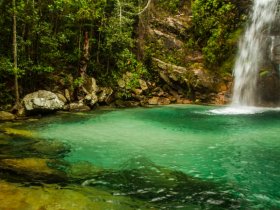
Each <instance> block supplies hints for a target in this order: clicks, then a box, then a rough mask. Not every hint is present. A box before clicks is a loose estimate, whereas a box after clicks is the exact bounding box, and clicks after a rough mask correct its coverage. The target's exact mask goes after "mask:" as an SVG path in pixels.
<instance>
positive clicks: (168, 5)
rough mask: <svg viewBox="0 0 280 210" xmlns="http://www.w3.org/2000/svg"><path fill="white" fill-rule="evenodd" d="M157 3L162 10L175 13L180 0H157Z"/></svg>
mask: <svg viewBox="0 0 280 210" xmlns="http://www.w3.org/2000/svg"><path fill="white" fill-rule="evenodd" d="M157 3H158V4H159V5H160V6H161V7H162V8H164V9H166V10H167V11H170V12H176V11H178V9H179V6H180V3H181V0H172V1H167V0H157Z"/></svg>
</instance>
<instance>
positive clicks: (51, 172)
mask: <svg viewBox="0 0 280 210" xmlns="http://www.w3.org/2000/svg"><path fill="white" fill-rule="evenodd" d="M54 162H55V161H54V160H48V159H43V158H14V159H1V160H0V169H1V171H2V173H3V174H1V177H2V178H5V179H8V180H21V181H28V182H46V183H60V182H65V181H66V175H65V174H64V173H63V172H62V171H58V170H56V169H53V168H50V167H49V165H50V164H54Z"/></svg>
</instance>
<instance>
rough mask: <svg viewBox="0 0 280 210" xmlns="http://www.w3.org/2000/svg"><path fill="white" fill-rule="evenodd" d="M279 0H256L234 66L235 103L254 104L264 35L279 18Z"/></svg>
mask: <svg viewBox="0 0 280 210" xmlns="http://www.w3.org/2000/svg"><path fill="white" fill-rule="evenodd" d="M277 6H278V0H254V5H253V10H252V13H251V16H250V23H249V24H248V26H247V28H246V31H245V34H244V36H243V38H242V40H241V41H240V43H239V53H238V56H237V60H236V63H235V67H234V77H235V81H234V89H233V99H232V104H233V105H241V106H254V105H256V102H257V92H256V89H257V80H258V75H259V71H260V65H261V64H262V62H263V58H264V54H265V50H264V49H265V47H266V46H265V39H266V38H267V36H266V35H269V33H270V30H271V25H272V23H273V22H275V21H276V16H277Z"/></svg>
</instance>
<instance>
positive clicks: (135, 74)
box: [113, 49, 148, 99]
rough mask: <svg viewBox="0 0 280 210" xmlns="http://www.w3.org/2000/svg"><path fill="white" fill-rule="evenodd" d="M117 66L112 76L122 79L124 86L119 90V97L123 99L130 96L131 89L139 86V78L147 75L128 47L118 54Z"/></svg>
mask: <svg viewBox="0 0 280 210" xmlns="http://www.w3.org/2000/svg"><path fill="white" fill-rule="evenodd" d="M117 67H118V69H119V71H115V72H113V77H114V79H115V81H119V80H123V81H124V83H125V87H124V88H123V89H122V90H120V93H119V97H120V98H124V99H127V98H130V97H131V91H133V90H135V89H136V88H139V79H145V78H146V77H148V71H147V69H146V68H145V66H144V65H143V64H142V63H141V62H140V61H138V60H137V59H136V57H135V55H134V54H133V53H132V52H131V51H129V50H128V49H124V51H122V52H121V53H120V54H119V59H118V61H117Z"/></svg>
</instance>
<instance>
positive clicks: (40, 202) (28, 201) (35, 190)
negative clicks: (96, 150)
mask: <svg viewBox="0 0 280 210" xmlns="http://www.w3.org/2000/svg"><path fill="white" fill-rule="evenodd" d="M0 189H1V190H0V208H1V210H11V209H14V210H23V209H28V210H106V209H114V210H135V209H142V210H147V209H151V210H153V209H155V208H153V207H152V205H151V204H147V203H144V202H141V201H139V200H135V199H131V198H129V197H124V196H113V195H111V194H110V193H108V192H106V191H104V190H101V189H95V188H92V187H81V186H75V185H69V186H67V187H65V188H63V187H61V186H59V185H43V186H42V187H39V186H29V187H24V186H21V185H19V184H14V183H8V182H4V181H0Z"/></svg>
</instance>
